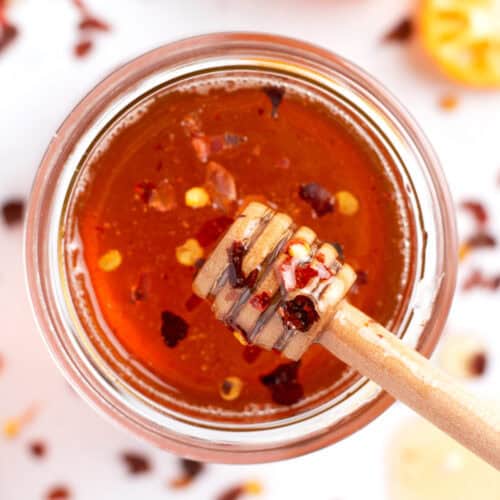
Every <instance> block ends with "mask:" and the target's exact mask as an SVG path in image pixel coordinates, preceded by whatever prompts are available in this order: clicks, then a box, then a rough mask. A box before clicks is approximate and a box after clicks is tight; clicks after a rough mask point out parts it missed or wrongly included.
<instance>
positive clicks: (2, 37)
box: [0, 0, 19, 52]
mask: <svg viewBox="0 0 500 500" xmlns="http://www.w3.org/2000/svg"><path fill="white" fill-rule="evenodd" d="M5 10H6V1H5V0H0V52H2V51H3V50H5V49H6V48H7V47H8V46H9V45H10V44H11V43H12V42H13V41H14V40H15V39H16V38H17V36H18V35H19V30H18V28H17V26H15V25H14V24H12V23H11V22H10V21H9V20H8V18H7V15H6V14H5Z"/></svg>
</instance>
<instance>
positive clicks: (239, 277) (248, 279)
mask: <svg viewBox="0 0 500 500" xmlns="http://www.w3.org/2000/svg"><path fill="white" fill-rule="evenodd" d="M246 253H247V249H246V248H245V245H244V244H243V243H242V242H241V241H234V242H233V244H232V245H231V247H230V248H229V250H228V252H227V254H228V257H229V283H230V284H231V286H232V287H233V288H245V287H248V288H253V286H254V285H255V282H256V281H257V278H258V275H259V271H258V270H257V269H254V270H253V271H252V272H251V273H249V275H248V276H245V275H244V273H243V269H242V266H243V257H245V255H246Z"/></svg>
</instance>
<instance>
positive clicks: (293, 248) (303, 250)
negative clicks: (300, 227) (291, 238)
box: [288, 241, 311, 260]
mask: <svg viewBox="0 0 500 500" xmlns="http://www.w3.org/2000/svg"><path fill="white" fill-rule="evenodd" d="M288 254H289V255H291V256H292V257H295V258H296V259H299V260H303V259H307V258H308V257H309V256H310V255H311V246H310V245H309V244H308V243H307V242H306V241H304V242H297V243H292V244H291V245H290V246H289V247H288Z"/></svg>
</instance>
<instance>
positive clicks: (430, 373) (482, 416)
mask: <svg viewBox="0 0 500 500" xmlns="http://www.w3.org/2000/svg"><path fill="white" fill-rule="evenodd" d="M319 342H320V343H321V344H322V345H323V346H324V347H326V349H328V350H329V351H330V352H332V353H333V354H334V355H335V356H337V357H338V358H340V359H341V360H342V361H344V362H345V363H347V364H349V365H350V366H352V367H353V368H355V369H356V370H358V371H359V372H360V373H362V374H363V375H365V376H367V377H369V378H370V379H371V380H373V381H374V382H375V383H377V384H378V385H380V386H381V387H383V388H384V389H385V390H386V391H387V392H388V393H389V394H390V395H391V396H393V397H394V398H396V399H398V400H400V401H401V402H403V403H405V404H406V405H407V406H409V407H410V408H412V409H413V410H415V411H416V412H417V413H419V414H420V415H422V416H423V417H424V418H426V419H427V420H429V421H430V422H432V423H433V424H434V425H436V426H437V427H439V428H440V429H441V430H443V431H444V432H446V433H447V434H449V435H450V436H451V437H453V438H454V439H455V440H456V441H458V442H459V443H461V444H462V445H464V446H465V447H467V448H469V449H470V450H471V451H473V452H474V453H476V454H477V455H478V456H480V457H482V458H483V459H484V460H486V461H487V462H489V463H490V464H491V465H493V466H494V467H495V468H496V469H498V470H500V415H499V414H498V413H496V412H495V411H494V410H493V408H487V407H486V406H485V403H484V402H481V401H479V400H478V399H476V398H475V397H474V396H473V395H472V394H470V393H468V392H467V391H466V390H464V389H463V388H462V386H461V385H460V384H459V383H458V382H457V381H455V380H454V379H453V378H452V377H450V376H449V375H448V374H446V373H444V372H443V371H441V370H439V369H438V368H436V367H435V366H433V365H432V364H431V363H430V362H429V361H428V360H427V359H426V358H424V357H423V356H422V355H421V354H419V353H418V352H417V351H415V350H413V349H411V348H410V347H408V346H406V345H405V344H404V343H403V342H402V341H401V340H400V339H398V338H397V337H396V336H395V335H394V334H392V333H390V332H389V331H387V330H386V329H385V328H384V327H382V326H381V325H379V324H378V323H376V322H375V321H374V320H372V319H371V318H369V317H368V316H367V315H366V314H364V313H363V312H361V311H360V310H358V309H356V308H355V307H353V306H352V305H350V304H349V303H347V302H346V301H342V302H341V303H340V304H339V306H338V307H337V309H336V311H335V313H334V315H333V317H332V319H331V321H330V323H329V326H328V327H327V328H326V329H325V331H324V332H323V334H322V335H321V337H320V338H319Z"/></svg>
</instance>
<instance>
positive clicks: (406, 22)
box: [382, 17, 414, 42]
mask: <svg viewBox="0 0 500 500" xmlns="http://www.w3.org/2000/svg"><path fill="white" fill-rule="evenodd" d="M413 31H414V25H413V21H412V19H411V18H410V17H405V18H403V19H401V21H399V22H398V23H397V24H396V25H395V26H394V27H393V28H392V29H390V30H389V31H388V32H387V33H386V34H385V35H384V37H383V38H382V41H384V42H407V41H408V40H410V38H411V37H412V36H413Z"/></svg>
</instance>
